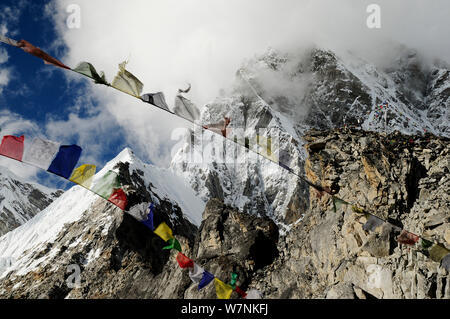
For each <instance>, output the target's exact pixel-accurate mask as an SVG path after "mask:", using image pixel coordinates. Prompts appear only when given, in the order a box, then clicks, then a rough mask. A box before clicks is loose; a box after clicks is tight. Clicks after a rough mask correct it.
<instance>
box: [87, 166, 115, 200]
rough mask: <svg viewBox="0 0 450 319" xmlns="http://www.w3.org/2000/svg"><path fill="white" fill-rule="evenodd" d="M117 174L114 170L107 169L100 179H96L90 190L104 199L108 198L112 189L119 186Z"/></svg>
mask: <svg viewBox="0 0 450 319" xmlns="http://www.w3.org/2000/svg"><path fill="white" fill-rule="evenodd" d="M120 187H121V184H120V179H119V175H118V174H117V173H116V172H113V171H108V173H106V174H105V175H104V176H103V177H102V178H100V180H98V181H97V182H96V183H95V185H94V187H93V188H92V191H93V192H94V193H96V194H98V195H99V196H101V197H103V198H104V199H109V197H110V196H111V194H112V193H113V192H114V189H117V188H120Z"/></svg>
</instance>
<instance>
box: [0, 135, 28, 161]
mask: <svg viewBox="0 0 450 319" xmlns="http://www.w3.org/2000/svg"><path fill="white" fill-rule="evenodd" d="M24 140H25V136H23V135H22V136H20V137H16V136H13V135H5V136H3V139H2V144H1V145H0V155H3V156H6V157H9V158H12V159H15V160H17V161H22V156H23V141H24Z"/></svg>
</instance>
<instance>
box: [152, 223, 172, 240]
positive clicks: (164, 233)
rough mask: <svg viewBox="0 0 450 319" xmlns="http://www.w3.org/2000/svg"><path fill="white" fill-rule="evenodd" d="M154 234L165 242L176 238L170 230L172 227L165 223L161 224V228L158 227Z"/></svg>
mask: <svg viewBox="0 0 450 319" xmlns="http://www.w3.org/2000/svg"><path fill="white" fill-rule="evenodd" d="M154 233H155V234H156V235H158V236H159V237H161V238H162V239H163V240H164V241H168V240H169V239H171V238H174V237H173V233H172V229H170V227H169V226H167V224H166V223H165V222H162V223H161V224H159V226H158V227H156V229H155V231H154Z"/></svg>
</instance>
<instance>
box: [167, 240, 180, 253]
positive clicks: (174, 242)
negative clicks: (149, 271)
mask: <svg viewBox="0 0 450 319" xmlns="http://www.w3.org/2000/svg"><path fill="white" fill-rule="evenodd" d="M164 249H175V250H178V251H179V252H181V245H180V242H179V241H178V240H177V239H176V238H170V239H169V245H168V246H165V247H163V250H164Z"/></svg>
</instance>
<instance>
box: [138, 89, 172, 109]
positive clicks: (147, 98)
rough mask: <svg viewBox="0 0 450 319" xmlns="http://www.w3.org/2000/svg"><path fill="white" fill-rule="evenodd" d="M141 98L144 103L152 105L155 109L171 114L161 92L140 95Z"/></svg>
mask: <svg viewBox="0 0 450 319" xmlns="http://www.w3.org/2000/svg"><path fill="white" fill-rule="evenodd" d="M141 98H142V100H143V101H144V102H146V103H149V104H152V105H154V106H156V107H159V108H160V109H163V110H166V111H169V112H171V111H170V110H169V107H168V106H167V103H166V99H165V97H164V93H163V92H157V93H147V94H144V95H142V96H141ZM171 113H172V112H171Z"/></svg>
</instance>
